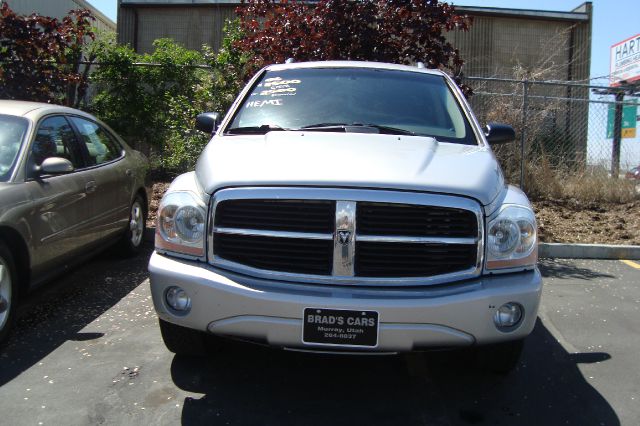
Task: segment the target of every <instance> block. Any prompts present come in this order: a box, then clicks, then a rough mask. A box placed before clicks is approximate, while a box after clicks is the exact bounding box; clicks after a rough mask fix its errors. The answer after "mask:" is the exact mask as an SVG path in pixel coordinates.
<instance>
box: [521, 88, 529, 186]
mask: <svg viewBox="0 0 640 426" xmlns="http://www.w3.org/2000/svg"><path fill="white" fill-rule="evenodd" d="M528 98H529V80H522V131H521V132H520V189H522V190H523V191H524V161H525V158H524V144H525V141H526V138H527V111H528V106H529V99H528Z"/></svg>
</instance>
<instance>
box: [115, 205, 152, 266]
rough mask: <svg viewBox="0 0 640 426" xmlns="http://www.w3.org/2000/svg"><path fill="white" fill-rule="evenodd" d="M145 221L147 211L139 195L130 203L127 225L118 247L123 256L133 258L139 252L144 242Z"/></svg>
mask: <svg viewBox="0 0 640 426" xmlns="http://www.w3.org/2000/svg"><path fill="white" fill-rule="evenodd" d="M146 221H147V209H146V206H145V204H144V201H143V199H142V197H141V196H140V195H136V198H135V199H134V200H133V203H131V208H130V209H129V223H128V224H127V230H126V231H125V233H124V235H123V236H122V240H121V242H120V246H121V248H122V251H123V253H124V255H125V256H135V255H137V254H138V253H139V252H140V247H142V242H143V240H144V228H145V223H146Z"/></svg>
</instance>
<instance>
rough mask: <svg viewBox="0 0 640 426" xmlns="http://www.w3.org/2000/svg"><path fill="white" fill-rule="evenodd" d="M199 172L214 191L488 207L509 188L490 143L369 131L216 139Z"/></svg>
mask: <svg viewBox="0 0 640 426" xmlns="http://www.w3.org/2000/svg"><path fill="white" fill-rule="evenodd" d="M196 174H197V178H198V181H199V183H200V185H201V187H202V188H203V189H204V191H205V192H207V193H208V194H213V193H214V192H215V191H217V190H218V189H222V188H228V187H239V186H275V185H287V186H323V187H352V188H353V187H366V188H380V189H396V190H412V191H421V192H436V193H444V194H456V195H464V196H467V197H471V198H474V199H476V200H478V201H479V202H480V203H482V204H484V205H486V204H489V203H490V202H491V201H492V200H493V199H494V198H495V197H496V196H497V195H498V194H499V193H500V191H501V190H502V189H503V187H504V180H503V177H502V173H501V172H500V168H499V167H498V163H497V161H496V159H495V157H494V156H493V153H492V152H491V150H490V149H489V148H486V147H480V146H469V145H460V144H452V143H442V142H437V141H436V140H435V139H433V138H430V137H415V136H397V135H382V134H363V133H333V132H294V131H287V132H284V131H274V132H269V133H267V134H265V135H258V136H224V137H214V138H213V140H212V141H211V142H210V143H209V144H208V145H207V147H206V148H205V150H204V151H203V153H202V155H201V156H200V159H199V160H198V164H197V166H196Z"/></svg>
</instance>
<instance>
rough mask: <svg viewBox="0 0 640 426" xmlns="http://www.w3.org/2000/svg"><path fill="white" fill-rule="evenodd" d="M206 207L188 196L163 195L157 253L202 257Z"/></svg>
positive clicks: (188, 193) (157, 231)
mask: <svg viewBox="0 0 640 426" xmlns="http://www.w3.org/2000/svg"><path fill="white" fill-rule="evenodd" d="M206 217H207V210H206V205H205V204H204V203H203V202H202V201H201V200H199V199H198V198H197V196H196V195H195V194H193V193H191V192H186V191H176V192H170V193H168V194H166V195H165V196H164V197H163V198H162V201H161V202H160V207H159V208H158V223H157V226H156V249H158V250H160V251H168V252H173V253H180V254H186V255H189V256H196V257H202V256H204V231H205V221H206Z"/></svg>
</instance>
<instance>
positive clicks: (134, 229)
mask: <svg viewBox="0 0 640 426" xmlns="http://www.w3.org/2000/svg"><path fill="white" fill-rule="evenodd" d="M143 212H144V210H143V208H142V204H141V203H140V200H139V199H138V198H136V200H135V201H134V202H133V204H132V205H131V213H130V220H129V231H130V232H131V245H132V246H135V247H137V246H139V245H140V243H142V236H143V234H144V213H143Z"/></svg>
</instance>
